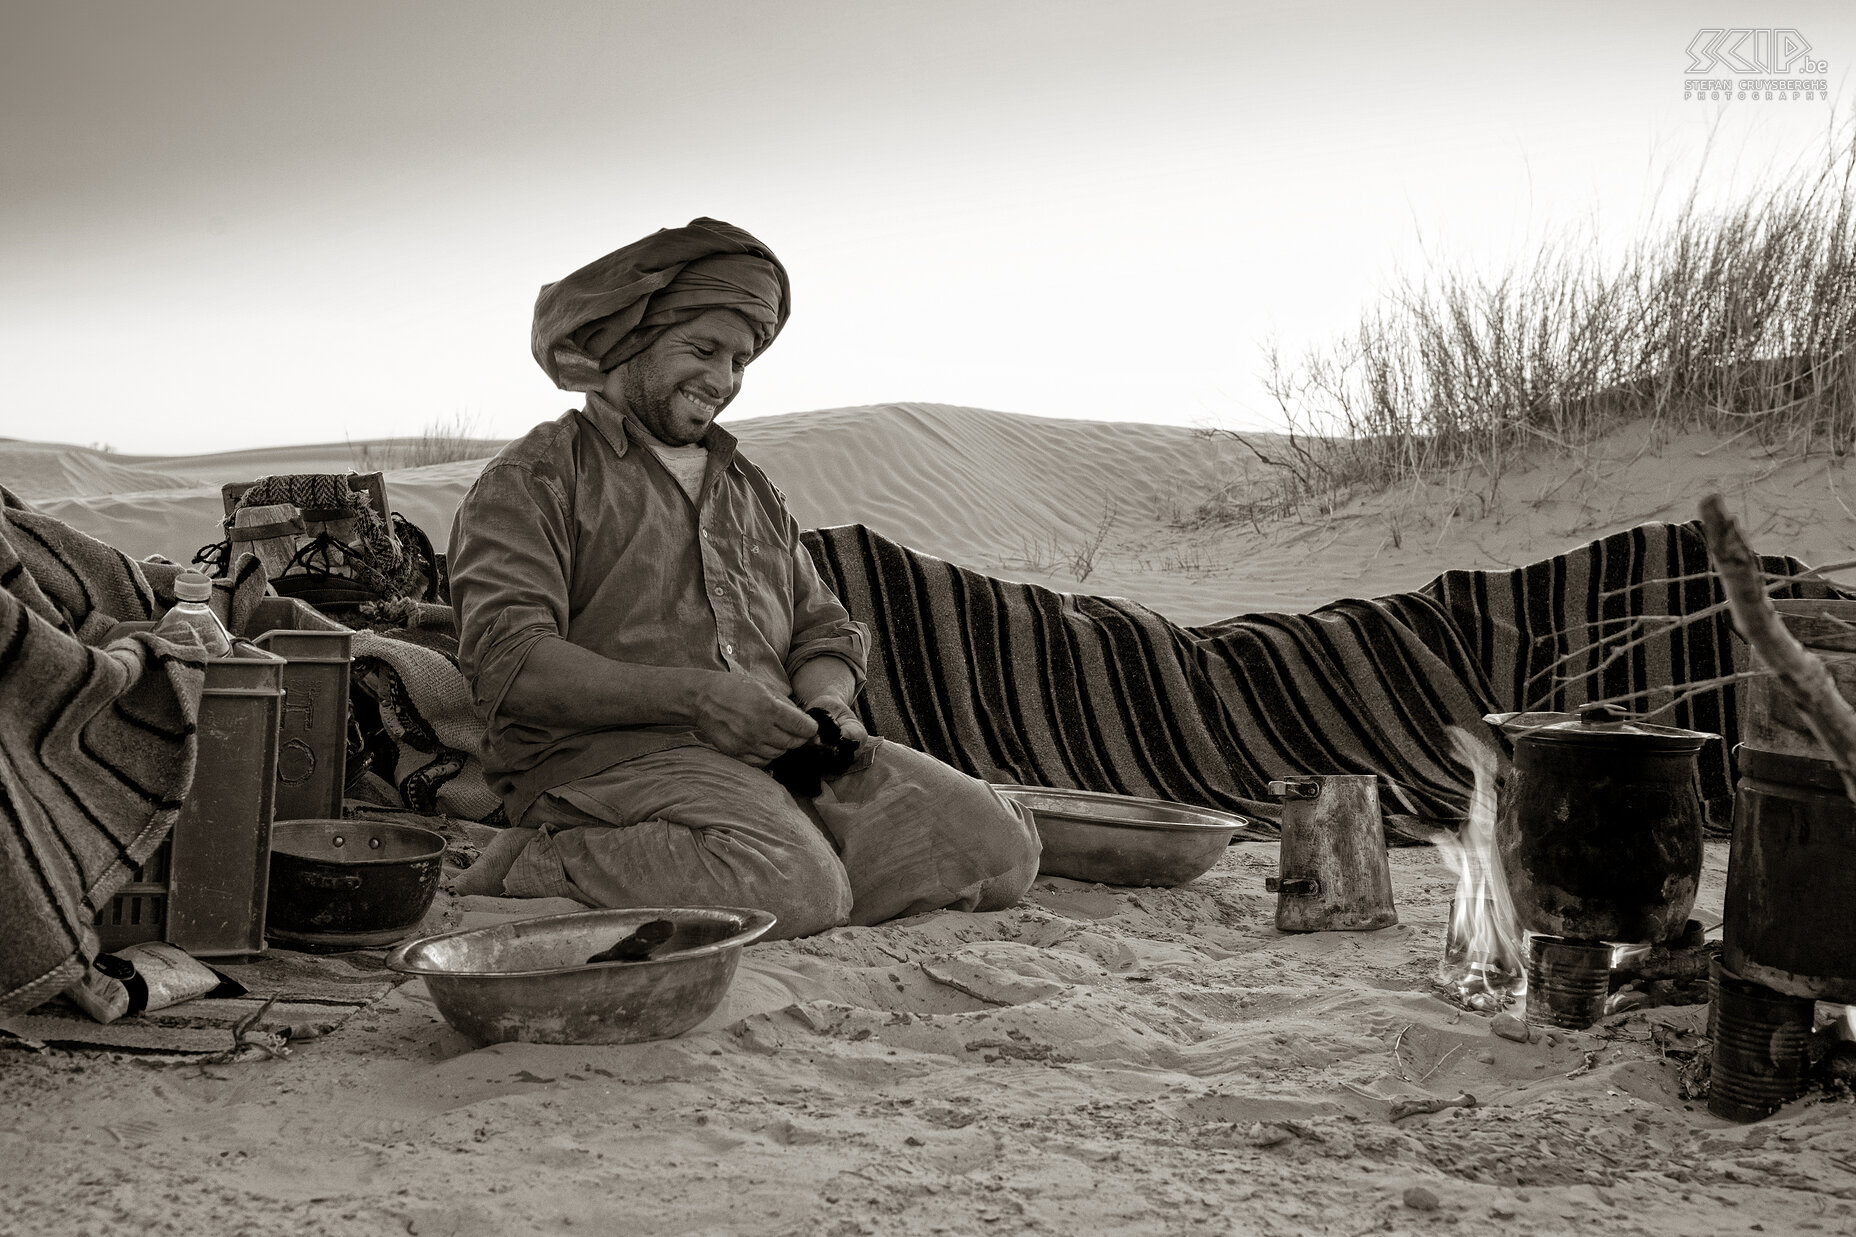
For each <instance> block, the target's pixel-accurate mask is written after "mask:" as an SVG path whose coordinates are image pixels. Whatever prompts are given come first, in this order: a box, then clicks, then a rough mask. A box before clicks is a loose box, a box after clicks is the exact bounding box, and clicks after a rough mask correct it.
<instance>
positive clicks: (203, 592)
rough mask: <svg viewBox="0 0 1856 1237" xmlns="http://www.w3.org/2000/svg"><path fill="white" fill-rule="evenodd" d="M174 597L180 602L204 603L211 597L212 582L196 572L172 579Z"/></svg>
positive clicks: (185, 573)
mask: <svg viewBox="0 0 1856 1237" xmlns="http://www.w3.org/2000/svg"><path fill="white" fill-rule="evenodd" d="M174 595H175V596H176V597H178V598H180V599H181V600H182V601H205V600H206V599H207V598H208V597H211V596H212V595H213V582H212V581H211V580H209V579H207V578H206V577H205V576H204V575H202V574H200V573H199V572H197V571H183V572H181V573H180V574H179V575H177V576H175V577H174Z"/></svg>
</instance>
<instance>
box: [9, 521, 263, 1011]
mask: <svg viewBox="0 0 1856 1237" xmlns="http://www.w3.org/2000/svg"><path fill="white" fill-rule="evenodd" d="M257 566H258V564H257V560H256V559H252V558H247V559H245V560H243V561H242V562H241V563H240V564H239V571H238V572H237V573H236V575H235V579H234V580H232V581H227V582H224V583H223V584H222V585H221V587H222V588H227V589H229V590H231V592H232V597H231V599H230V600H231V616H232V618H233V619H234V621H235V622H238V621H242V619H243V617H244V616H246V615H248V614H249V613H250V610H251V608H252V607H253V606H255V605H256V604H257V601H258V598H259V597H261V596H262V595H263V592H264V578H263V574H262V572H261V571H258V570H257ZM181 570H182V569H181V568H180V567H179V566H177V565H175V564H173V563H141V562H136V561H135V560H133V559H131V558H129V557H128V556H126V555H124V554H123V553H121V552H120V551H118V550H115V549H112V548H111V547H109V546H107V545H105V544H104V543H102V542H100V541H97V540H94V539H93V538H90V537H87V536H85V535H84V534H82V533H79V532H77V531H76V530H74V529H72V528H71V527H70V526H69V525H66V524H63V523H61V522H59V521H57V520H54V519H52V518H51V517H50V516H45V515H40V514H37V513H35V512H33V511H31V510H30V509H28V508H27V507H26V506H25V504H24V503H22V502H21V501H20V500H19V499H18V498H16V497H14V495H13V494H11V493H10V492H8V491H7V490H6V489H5V488H4V487H0V942H4V944H0V1013H6V1012H12V1011H18V1010H25V1009H30V1008H31V1007H33V1006H34V1005H37V1004H38V1003H39V1002H40V1001H42V1000H44V999H46V998H47V997H50V996H53V995H55V994H57V993H58V992H60V991H62V990H63V989H64V988H65V987H66V986H67V985H68V984H69V983H70V982H71V981H72V980H73V979H75V978H76V977H77V975H78V974H79V973H80V971H81V969H82V967H83V965H84V962H83V959H84V958H86V957H88V956H90V955H93V954H94V953H95V952H96V937H95V934H94V932H93V930H92V928H91V921H92V917H93V916H94V914H95V912H96V910H97V908H98V907H99V906H101V905H102V904H104V903H105V902H107V901H108V899H109V898H110V896H111V895H112V894H113V893H114V892H115V891H116V890H117V889H118V888H120V887H121V886H122V885H123V884H124V883H125V882H127V881H128V879H129V877H130V875H131V874H132V873H133V872H134V870H135V869H136V867H137V866H138V865H140V864H141V862H142V861H143V860H144V859H146V858H148V856H149V854H150V853H151V852H152V851H153V850H154V849H155V847H156V846H158V845H160V843H161V841H162V839H163V838H165V837H166V836H167V832H168V829H169V827H170V826H171V825H172V824H173V820H174V816H175V814H176V812H177V811H178V810H179V808H180V805H181V803H182V801H183V800H184V799H185V797H186V794H187V791H188V788H189V787H190V785H191V784H192V781H193V774H194V767H193V762H194V739H193V734H194V723H195V720H196V717H197V714H198V709H199V703H200V693H201V690H202V688H203V686H204V681H205V663H204V662H203V661H202V660H201V659H200V655H199V646H198V645H197V644H193V645H189V646H186V647H183V646H180V645H176V644H170V643H168V642H167V641H163V640H157V639H155V638H154V637H152V636H150V635H148V634H147V633H146V632H140V633H135V634H129V635H123V636H113V635H112V633H111V629H112V628H114V627H115V625H116V623H117V621H118V620H121V621H128V622H135V621H142V620H146V619H152V618H156V617H158V616H159V615H161V614H162V613H164V612H165V611H166V610H167V608H168V607H169V606H171V605H172V604H173V603H174V593H173V587H172V586H173V580H174V577H175V576H177V575H179V574H180V572H181ZM189 649H191V650H192V652H191V656H190V657H189V656H188V651H189Z"/></svg>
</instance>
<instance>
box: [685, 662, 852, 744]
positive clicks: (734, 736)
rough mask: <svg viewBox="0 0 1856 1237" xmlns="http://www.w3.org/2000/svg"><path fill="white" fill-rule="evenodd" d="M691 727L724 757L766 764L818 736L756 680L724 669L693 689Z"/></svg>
mask: <svg viewBox="0 0 1856 1237" xmlns="http://www.w3.org/2000/svg"><path fill="white" fill-rule="evenodd" d="M696 731H697V733H698V734H700V735H702V737H703V738H704V739H706V740H708V742H709V744H710V745H711V746H712V747H714V748H715V750H716V751H718V752H721V753H722V754H723V755H725V756H733V757H735V758H736V759H738V760H742V761H745V762H747V763H748V764H751V765H765V764H766V763H767V762H768V761H770V760H772V759H773V758H774V757H775V756H778V755H779V754H780V753H781V752H784V751H790V750H791V749H793V748H795V747H798V746H799V745H800V744H802V743H804V742H805V741H806V740H807V739H809V738H811V737H812V736H813V735H815V734H817V733H818V724H817V723H816V722H814V721H813V720H812V719H811V718H809V717H807V716H806V715H805V710H803V709H801V708H799V706H797V705H795V704H794V703H793V702H792V701H791V700H788V699H787V698H786V697H784V696H781V695H778V694H776V693H775V692H774V691H773V690H772V689H771V688H769V687H767V686H765V685H764V684H762V683H761V682H760V681H759V680H757V679H750V678H748V677H747V676H746V675H744V674H729V673H726V672H724V673H720V674H712V675H709V676H708V677H707V678H705V679H704V680H703V684H702V686H701V688H699V689H698V690H697V693H696ZM860 731H861V728H860Z"/></svg>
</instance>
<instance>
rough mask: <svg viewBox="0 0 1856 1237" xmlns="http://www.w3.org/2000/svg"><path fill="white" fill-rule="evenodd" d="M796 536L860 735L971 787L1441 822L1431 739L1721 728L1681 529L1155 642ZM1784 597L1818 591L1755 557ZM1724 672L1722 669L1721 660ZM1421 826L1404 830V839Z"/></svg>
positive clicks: (1724, 619)
mask: <svg viewBox="0 0 1856 1237" xmlns="http://www.w3.org/2000/svg"><path fill="white" fill-rule="evenodd" d="M806 536H807V538H808V541H807V544H808V546H809V548H810V549H811V550H812V553H813V555H814V557H815V558H816V559H817V560H818V562H819V564H820V568H821V570H822V571H823V573H824V574H825V577H826V579H827V580H828V582H829V583H831V584H832V585H833V587H834V588H835V589H836V590H837V592H838V595H839V597H840V598H842V599H843V601H844V603H845V605H846V606H847V607H848V608H849V609H850V611H851V614H852V615H853V617H855V618H858V619H860V620H862V621H863V622H865V623H868V624H870V626H871V628H872V629H873V633H874V636H875V639H874V641H873V644H874V650H875V651H874V653H873V656H872V665H871V670H870V679H869V683H868V685H867V687H866V688H865V693H864V697H863V700H862V702H861V709H862V712H863V714H864V720H865V722H866V724H868V725H869V727H870V729H871V730H872V732H874V733H880V734H885V735H888V736H890V737H892V738H895V739H899V740H901V741H903V742H906V743H908V744H910V745H912V746H915V747H919V748H921V749H922V750H923V751H926V752H930V753H932V754H933V755H935V756H937V757H939V758H940V759H942V760H945V761H947V762H948V763H949V764H952V765H954V766H955V767H956V768H959V769H962V770H964V771H966V772H968V773H970V774H972V775H974V776H976V777H980V778H984V779H985V780H987V781H992V782H1022V783H1026V784H1030V785H1038V786H1057V787H1066V788H1076V789H1083V790H1095V791H1108V792H1112V793H1117V794H1129V795H1140V796H1144V797H1153V798H1160V799H1169V800H1173V801H1176V802H1181V803H1191V804H1198V805H1203V806H1209V807H1223V808H1229V809H1235V810H1239V811H1243V812H1246V813H1249V814H1253V815H1260V816H1265V817H1276V816H1277V809H1276V806H1275V804H1274V803H1271V802H1262V800H1263V799H1264V796H1265V795H1266V794H1267V784H1268V782H1269V781H1270V780H1271V779H1272V778H1276V777H1283V776H1285V775H1291V774H1309V773H1375V774H1378V775H1379V777H1380V779H1381V784H1382V802H1384V805H1385V807H1386V809H1387V811H1388V814H1389V816H1391V817H1392V818H1393V819H1394V823H1395V826H1396V823H1397V818H1398V817H1410V818H1417V820H1419V821H1430V822H1454V821H1457V820H1460V819H1461V818H1462V815H1463V812H1464V810H1465V808H1466V806H1467V801H1468V793H1469V779H1470V773H1469V770H1468V769H1467V768H1466V767H1465V766H1464V765H1463V764H1462V763H1461V761H1460V760H1458V759H1457V757H1456V756H1455V755H1454V754H1453V753H1452V750H1451V746H1450V742H1449V739H1448V735H1447V728H1448V727H1451V726H1459V727H1463V728H1464V729H1466V730H1468V731H1469V732H1470V733H1471V734H1472V735H1481V736H1485V737H1486V738H1487V739H1488V740H1489V741H1490V742H1491V743H1500V742H1501V739H1500V737H1499V735H1498V733H1497V732H1496V731H1494V730H1493V729H1492V728H1490V727H1488V726H1487V725H1486V724H1485V723H1484V722H1483V721H1482V718H1483V715H1484V714H1487V713H1494V712H1509V711H1515V710H1522V709H1553V710H1569V709H1572V708H1575V707H1577V706H1578V705H1579V704H1582V703H1585V702H1587V701H1590V700H1598V699H1606V700H1615V701H1618V702H1620V703H1622V704H1624V705H1625V706H1626V707H1628V708H1630V709H1631V710H1632V711H1634V712H1638V713H1642V714H1648V715H1650V716H1651V717H1652V719H1653V720H1656V721H1659V722H1663V723H1666V724H1672V725H1677V726H1684V727H1690V728H1693V729H1697V730H1705V731H1709V732H1712V733H1715V734H1721V735H1728V736H1733V735H1734V734H1735V733H1736V731H1737V722H1736V718H1735V710H1734V692H1733V690H1732V683H1731V676H1732V674H1733V672H1734V669H1735V666H1736V661H1735V657H1736V653H1735V649H1734V638H1733V635H1732V629H1731V624H1730V620H1729V618H1728V616H1727V614H1726V612H1725V610H1724V609H1723V608H1722V606H1721V604H1720V603H1721V600H1722V598H1721V593H1720V589H1719V585H1718V583H1717V582H1716V581H1715V579H1714V577H1713V574H1712V571H1711V568H1710V566H1709V562H1708V553H1707V547H1706V545H1705V544H1704V542H1703V540H1702V537H1701V532H1700V527H1699V525H1696V524H1646V525H1643V526H1641V527H1639V528H1635V529H1632V530H1631V531H1629V532H1624V533H1618V534H1615V535H1613V536H1609V537H1605V538H1602V539H1600V540H1598V541H1594V542H1592V543H1590V544H1588V545H1586V546H1583V547H1581V548H1579V549H1577V550H1574V551H1572V552H1570V553H1567V554H1562V555H1559V556H1557V557H1554V558H1549V559H1546V560H1544V561H1542V562H1538V563H1534V564H1532V565H1530V566H1526V567H1521V568H1518V569H1515V570H1512V571H1452V572H1448V573H1446V574H1444V575H1442V576H1440V577H1438V578H1437V579H1435V580H1433V581H1431V582H1430V583H1429V584H1427V585H1425V586H1424V587H1423V588H1421V589H1419V590H1417V591H1416V592H1411V593H1401V594H1396V595H1394V596H1390V597H1381V598H1377V599H1374V600H1354V601H1340V602H1335V603H1333V604H1332V605H1327V606H1323V607H1322V608H1320V609H1318V610H1315V611H1313V612H1312V613H1308V614H1293V615H1290V614H1255V615H1246V616H1243V617H1240V618H1232V619H1228V620H1226V621H1224V622H1220V623H1214V624H1211V625H1209V626H1205V627H1191V628H1188V627H1179V626H1176V625H1174V624H1173V623H1170V622H1168V621H1167V620H1166V619H1164V618H1162V617H1161V616H1160V615H1158V614H1155V613H1154V612H1153V611H1151V610H1149V609H1147V608H1146V607H1144V606H1141V605H1138V604H1136V603H1134V602H1131V601H1125V600H1121V599H1119V598H1112V597H1090V596H1082V595H1075V594H1065V593H1055V592H1052V591H1050V590H1048V589H1044V588H1039V587H1036V586H1034V585H1028V584H1013V583H1008V582H1005V581H1002V580H997V579H992V578H990V577H987V576H984V575H980V574H978V573H975V572H972V571H968V570H965V569H963V568H960V567H956V566H954V565H952V564H950V563H945V562H942V561H940V560H938V559H934V558H929V557H927V556H926V555H922V554H917V553H914V552H912V551H910V550H907V549H905V548H903V547H901V546H899V545H896V544H894V543H892V542H889V541H885V540H884V539H883V538H881V537H879V536H877V535H876V534H874V533H871V532H870V531H869V530H867V529H864V528H861V527H856V526H847V527H841V528H829V529H824V530H822V531H820V532H817V533H808V534H807V535H806ZM1764 566H1765V568H1766V570H1767V571H1768V572H1769V573H1772V574H1773V575H1775V576H1779V577H1782V578H1786V579H1787V580H1788V581H1789V582H1788V583H1786V584H1785V585H1784V586H1783V587H1782V588H1781V589H1779V593H1780V595H1785V596H1820V597H1821V596H1827V595H1829V590H1828V588H1827V586H1825V585H1824V584H1823V583H1822V582H1820V581H1815V580H1811V579H1794V578H1793V577H1797V576H1799V575H1800V573H1801V572H1802V571H1803V568H1802V566H1801V565H1800V564H1798V563H1796V562H1795V561H1793V560H1790V559H1778V558H1771V559H1767V560H1766V561H1765V562H1764ZM1741 656H1742V657H1744V656H1745V655H1744V653H1742V654H1741ZM1730 746H1731V745H1730V744H1728V743H1721V742H1713V743H1709V744H1708V745H1707V746H1706V747H1705V748H1704V750H1703V753H1702V755H1703V768H1702V785H1703V793H1704V796H1705V797H1706V799H1707V801H1708V806H1709V819H1710V822H1711V824H1712V826H1713V827H1714V828H1715V829H1717V830H1719V831H1725V829H1726V828H1727V827H1728V823H1729V821H1730V819H1731V815H1732V786H1733V775H1732V769H1731V753H1730V751H1729V748H1730ZM1426 831H1427V830H1426V829H1424V828H1423V827H1414V828H1413V829H1411V830H1410V832H1412V833H1415V834H1417V835H1418V836H1422V835H1423V833H1425V832H1426Z"/></svg>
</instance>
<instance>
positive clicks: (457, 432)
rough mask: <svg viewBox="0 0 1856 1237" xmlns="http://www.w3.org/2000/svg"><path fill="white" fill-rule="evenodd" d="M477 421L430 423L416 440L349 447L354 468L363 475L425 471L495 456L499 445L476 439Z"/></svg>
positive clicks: (459, 416)
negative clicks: (401, 469)
mask: <svg viewBox="0 0 1856 1237" xmlns="http://www.w3.org/2000/svg"><path fill="white" fill-rule="evenodd" d="M475 429H476V418H475V417H467V416H465V415H464V414H463V413H453V414H451V415H450V416H448V417H444V418H441V419H439V420H436V421H431V422H428V423H427V425H426V427H425V429H423V430H421V431H420V433H419V436H418V437H417V438H401V439H388V440H387V441H385V442H375V443H361V444H359V445H356V444H354V443H353V442H350V443H349V449H350V451H351V452H352V453H353V455H354V461H355V468H356V469H357V470H359V471H361V472H383V471H386V470H388V469H393V468H423V467H425V466H426V465H427V464H449V463H452V462H453V461H456V460H477V459H482V458H484V457H485V456H488V455H494V454H495V453H496V449H497V447H498V446H499V445H500V444H499V443H497V442H494V441H491V440H486V439H483V438H478V437H475V436H474V433H473V432H474V431H475Z"/></svg>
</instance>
